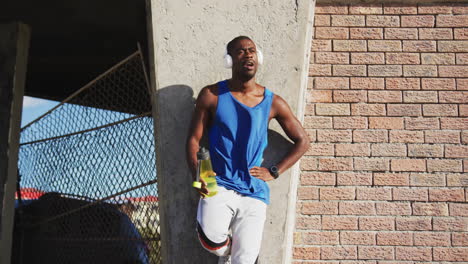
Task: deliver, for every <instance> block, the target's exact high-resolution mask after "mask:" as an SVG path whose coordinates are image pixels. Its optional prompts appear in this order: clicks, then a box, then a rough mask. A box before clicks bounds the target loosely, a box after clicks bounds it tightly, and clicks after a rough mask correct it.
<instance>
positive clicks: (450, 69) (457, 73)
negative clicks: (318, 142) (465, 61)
mask: <svg viewBox="0 0 468 264" xmlns="http://www.w3.org/2000/svg"><path fill="white" fill-rule="evenodd" d="M439 76H440V77H468V66H439Z"/></svg>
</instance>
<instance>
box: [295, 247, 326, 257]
mask: <svg viewBox="0 0 468 264" xmlns="http://www.w3.org/2000/svg"><path fill="white" fill-rule="evenodd" d="M293 258H294V259H320V247H294V249H293Z"/></svg>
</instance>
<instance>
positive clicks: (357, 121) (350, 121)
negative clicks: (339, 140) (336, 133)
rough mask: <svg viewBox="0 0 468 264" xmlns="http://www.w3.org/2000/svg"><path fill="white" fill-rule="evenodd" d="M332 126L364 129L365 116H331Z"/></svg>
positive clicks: (365, 124) (365, 126)
mask: <svg viewBox="0 0 468 264" xmlns="http://www.w3.org/2000/svg"><path fill="white" fill-rule="evenodd" d="M333 128H335V129H353V128H354V129H365V128H367V117H333Z"/></svg>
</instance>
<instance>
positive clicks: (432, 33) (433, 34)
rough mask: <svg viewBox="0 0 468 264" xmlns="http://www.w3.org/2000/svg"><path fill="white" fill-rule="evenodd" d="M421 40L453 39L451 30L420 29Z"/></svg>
mask: <svg viewBox="0 0 468 264" xmlns="http://www.w3.org/2000/svg"><path fill="white" fill-rule="evenodd" d="M418 30H419V39H453V33H452V29H451V28H420V29H418Z"/></svg>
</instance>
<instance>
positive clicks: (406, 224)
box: [395, 216, 432, 231]
mask: <svg viewBox="0 0 468 264" xmlns="http://www.w3.org/2000/svg"><path fill="white" fill-rule="evenodd" d="M431 219H432V218H431V217H416V216H410V217H397V218H396V220H395V223H396V229H397V230H400V231H425V230H432V220H431Z"/></svg>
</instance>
